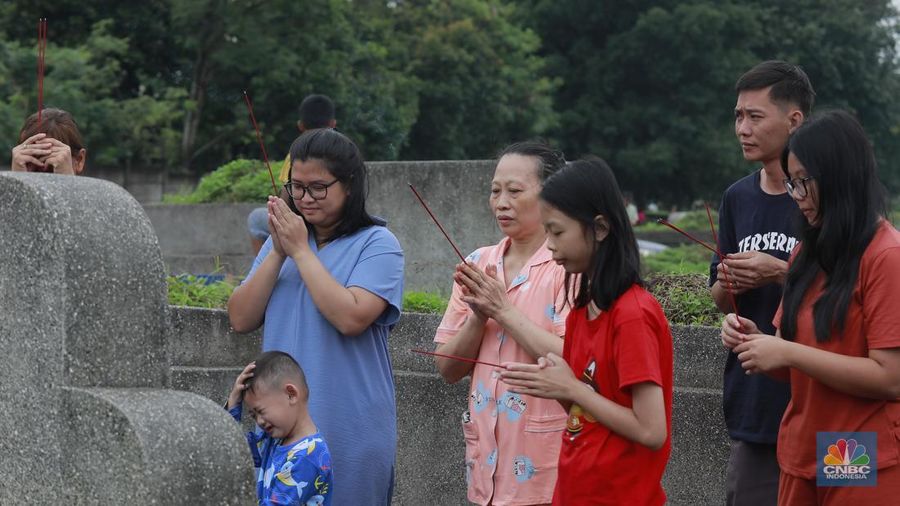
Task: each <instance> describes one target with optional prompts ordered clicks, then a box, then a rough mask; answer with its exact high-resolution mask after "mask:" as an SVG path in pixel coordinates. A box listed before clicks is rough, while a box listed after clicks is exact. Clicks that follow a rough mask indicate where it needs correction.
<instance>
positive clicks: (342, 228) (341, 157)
mask: <svg viewBox="0 0 900 506" xmlns="http://www.w3.org/2000/svg"><path fill="white" fill-rule="evenodd" d="M309 159H315V160H321V161H322V162H323V163H324V164H325V168H326V169H328V172H330V173H331V175H332V176H334V177H335V178H336V179H337V180H338V181H340V182H341V184H343V185H344V186H345V187H346V188H347V190H348V192H349V195H348V196H347V201H346V202H345V203H344V209H343V211H342V212H341V218H340V223H338V226H337V228H336V229H335V231H334V235H332V236H331V237H318V238H317V239H320V240H321V239H328V240H331V241H333V240H335V239H337V238H338V237H342V236H345V235H350V234H352V233H354V232H356V231H357V230H361V229H363V228H366V227H370V226H372V225H384V224H385V222H384V221H383V220H379V219H377V218H375V217H373V216H372V215H370V214H369V213H368V212H367V211H366V194H367V193H368V191H369V182H368V172H367V170H366V164H365V162H364V161H363V157H362V153H360V151H359V148H358V147H356V144H354V142H353V141H351V140H350V138H348V137H347V136H346V135H344V134H342V133H340V132H338V131H336V130H332V129H330V128H319V129H317V130H308V131H306V132H304V133H303V134H302V135H300V137H297V139H296V140H295V141H294V143H293V144H291V171H293V165H294V162H295V161H297V160H301V161H304V162H305V161H307V160H309ZM290 173H291V172H288V177H289V178H290ZM288 205H289V206H290V208H291V210H293V211H294V212H295V213H298V214H299V211H298V210H297V207H296V206H295V204H294V201H293V199H289V200H288ZM307 228H310V231H311V232H312V231H313V230H312V228H311V225H308V224H307Z"/></svg>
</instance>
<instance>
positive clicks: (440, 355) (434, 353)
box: [409, 350, 505, 369]
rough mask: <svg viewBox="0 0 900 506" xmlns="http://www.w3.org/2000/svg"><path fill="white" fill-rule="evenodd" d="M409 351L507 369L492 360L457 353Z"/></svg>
mask: <svg viewBox="0 0 900 506" xmlns="http://www.w3.org/2000/svg"><path fill="white" fill-rule="evenodd" d="M409 351H411V352H413V353H420V354H422V355H434V356H435V357H443V358H450V359H453V360H460V361H462V362H471V363H473V364H482V365H487V366H490V367H496V368H498V369H505V367H503V366H502V365H497V364H492V363H490V362H482V361H480V360H475V359H472V358H466V357H457V356H456V355H445V354H443V353H437V352H434V351H425V350H409Z"/></svg>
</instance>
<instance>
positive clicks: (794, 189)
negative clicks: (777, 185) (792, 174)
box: [784, 176, 815, 199]
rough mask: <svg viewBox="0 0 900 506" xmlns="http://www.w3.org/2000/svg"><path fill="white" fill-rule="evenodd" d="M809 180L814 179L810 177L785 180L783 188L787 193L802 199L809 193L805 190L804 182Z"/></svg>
mask: <svg viewBox="0 0 900 506" xmlns="http://www.w3.org/2000/svg"><path fill="white" fill-rule="evenodd" d="M810 179H815V178H814V177H812V176H806V177H800V178H797V179H785V180H784V187H785V188H787V191H788V193H790V194H791V195H794V196H796V197H799V198H801V199H802V198H804V197H806V196H807V195H809V191H807V189H806V182H807V181H809V180H810Z"/></svg>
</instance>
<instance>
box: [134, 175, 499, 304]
mask: <svg viewBox="0 0 900 506" xmlns="http://www.w3.org/2000/svg"><path fill="white" fill-rule="evenodd" d="M368 167H369V188H370V189H369V198H368V201H367V203H368V204H367V205H368V208H369V212H371V213H372V214H376V215H378V216H381V217H383V218H385V219H386V220H388V227H389V228H390V230H391V231H392V232H393V233H394V234H395V235H396V236H397V238H398V239H399V240H400V244H401V245H402V246H403V250H404V252H405V254H406V278H405V282H406V289H407V290H418V291H431V292H441V293H449V291H450V286H451V282H450V275H451V273H452V271H453V266H454V265H456V263H458V262H459V259H458V258H457V257H456V255H455V253H453V250H452V248H451V247H450V245H449V244H448V243H447V241H446V240H445V239H444V237H443V236H442V235H441V233H440V231H439V230H438V229H437V227H435V225H434V223H432V221H431V219H430V218H429V217H428V214H427V213H426V212H425V210H424V209H422V207H421V206H420V205H419V203H418V201H417V200H416V198H415V196H414V195H413V193H412V191H410V189H409V186H408V185H407V183H412V184H413V185H415V186H416V189H417V190H418V191H419V193H420V194H421V195H422V197H423V198H424V199H425V201H426V202H428V205H429V206H430V207H431V209H432V211H434V213H435V214H436V215H437V217H438V219H439V220H441V223H442V224H443V225H444V228H445V229H446V230H447V233H448V234H450V237H452V238H453V240H454V241H455V242H456V244H457V246H459V248H460V250H462V251H463V254H464V255H466V254H468V253H469V252H471V251H473V250H474V249H475V248H477V247H479V246H483V245H486V244H494V243H496V242H497V241H498V240H499V239H500V237H501V234H500V231H499V229H498V228H497V226H496V224H495V222H494V219H493V216H492V215H491V212H490V210H489V208H488V196H489V193H490V181H491V177H492V176H493V169H494V164H493V162H491V161H488V160H484V161H453V162H373V163H369V164H368ZM254 207H258V206H255V205H253V204H202V205H185V206H173V205H163V204H144V209H145V210H146V212H147V215H148V216H149V217H150V221H151V222H152V223H153V227H154V229H155V230H156V234H157V236H159V244H160V248H161V249H162V252H163V260H164V261H165V263H166V265H167V267H168V268H169V270H170V271H171V272H176V273H182V272H192V273H207V272H211V271H212V270H213V268H214V264H215V258H216V257H218V258H219V261H220V262H221V263H222V264H223V266H224V268H225V269H226V270H227V271H228V272H230V273H233V274H238V275H244V274H246V272H247V270H248V269H249V267H250V265H251V264H252V262H253V253H252V251H251V249H250V236H249V235H248V233H247V225H246V220H247V214H248V213H249V212H250V210H252V209H253V208H254Z"/></svg>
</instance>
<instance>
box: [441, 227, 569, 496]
mask: <svg viewBox="0 0 900 506" xmlns="http://www.w3.org/2000/svg"><path fill="white" fill-rule="evenodd" d="M509 243H510V241H509V238H504V239H503V240H502V241H500V243H499V244H497V245H495V246H486V247H484V248H480V249H478V250H477V251H475V252H474V253H472V254H471V255H469V257H468V258H467V260H468V261H470V262H472V263H474V264H476V265H477V266H478V267H479V268H480V269H482V270H483V269H484V268H485V267H486V266H487V265H489V264H494V265H496V266H497V275H498V277H499V278H500V280H501V281H503V282H504V284H506V281H505V279H504V274H503V254H504V253H505V252H506V249H507V248H508V247H509ZM565 275H566V273H565V270H564V269H563V268H562V267H561V266H559V265H556V263H555V262H553V258H552V255H551V253H550V251H549V250H548V249H547V245H546V243H545V244H544V245H543V246H541V248H540V249H539V250H538V251H537V252H536V253H535V254H534V256H532V257H531V258H530V259H529V260H528V262H526V263H525V266H524V267H522V270H521V272H519V274H518V275H517V276H516V277H515V278H514V279H513V280H512V282H510V283H509V287H508V288H507V290H506V296H507V297H508V298H509V301H510V302H511V303H512V304H513V305H514V306H515V307H516V308H518V309H519V311H521V312H522V313H523V314H524V315H525V316H526V317H528V319H530V320H531V321H532V322H534V323H535V324H537V325H538V326H539V327H541V328H543V329H546V330H548V331H550V332H553V333H554V334H556V335H558V336H560V338H562V337H563V335H564V334H565V322H566V316H567V314H568V305H566V307H565V308H564V307H563V301H564V286H563V285H564V279H565ZM460 296H461V293H460V289H459V286H458V285H456V284H455V283H454V285H453V294H452V296H451V298H450V304H449V306H448V307H447V311H446V312H445V313H444V319H443V320H442V321H441V324H440V326H439V327H438V330H437V334H436V335H435V337H434V341H435V342H437V343H446V342H448V341H450V340H451V339H453V337H454V336H455V335H456V333H457V332H459V329H460V327H462V325H463V323H465V321H466V319H467V318H468V317H469V316H470V315H471V314H472V310H471V309H470V308H469V306H468V305H467V304H466V303H464V302H462V301H461V300H460ZM478 359H479V360H483V361H486V362H492V363H495V364H502V363H504V362H527V363H534V362H535V361H534V359H532V358H531V356H530V355H529V354H528V353H527V352H526V351H525V350H524V349H523V348H522V347H521V346H519V344H518V343H517V342H516V341H515V340H514V339H512V338H511V337H508V336H506V335H504V331H503V329H502V328H501V327H500V326H499V325H498V324H497V322H495V321H494V320H492V319H489V320H488V321H487V324H486V325H485V328H484V337H483V340H482V342H481V350H480V351H479V353H478ZM507 390H508V388H507V386H506V384H504V383H502V382H500V380H499V370H497V369H495V368H492V367H490V366H485V365H481V364H476V365H475V368H474V369H473V370H472V385H471V391H470V393H469V406H468V410H466V412H465V413H463V417H462V426H463V435H464V436H465V442H466V462H465V465H466V483H467V485H468V489H469V493H468V498H469V500H470V501H472V502H474V503H476V504H481V505H486V504H493V505H495V506H504V505H526V504H549V503H550V502H551V500H552V499H553V487H554V486H555V484H556V469H557V464H558V460H559V447H560V442H561V441H562V436H561V433H562V431H563V429H564V428H565V426H566V412H565V411H563V409H562V407H561V406H560V405H559V403H558V402H556V401H555V400H549V399H539V398H537V397H531V396H529V395H518V394H513V393H510V392H508V391H507Z"/></svg>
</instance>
